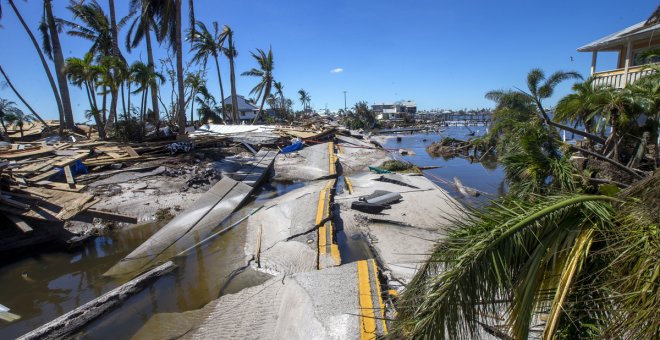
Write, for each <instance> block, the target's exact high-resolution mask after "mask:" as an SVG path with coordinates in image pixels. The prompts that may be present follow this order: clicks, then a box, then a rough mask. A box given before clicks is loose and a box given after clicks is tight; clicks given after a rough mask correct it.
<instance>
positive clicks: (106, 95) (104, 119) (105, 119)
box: [101, 86, 108, 124]
mask: <svg viewBox="0 0 660 340" xmlns="http://www.w3.org/2000/svg"><path fill="white" fill-rule="evenodd" d="M107 99H108V91H107V90H106V88H105V86H103V101H102V104H101V105H102V117H103V124H107V123H108V118H107V116H106V113H105V112H106V111H105V108H106V104H107Z"/></svg>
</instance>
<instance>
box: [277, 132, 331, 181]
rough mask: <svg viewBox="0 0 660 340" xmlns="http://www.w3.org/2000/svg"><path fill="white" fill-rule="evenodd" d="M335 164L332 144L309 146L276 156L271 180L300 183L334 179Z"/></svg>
mask: <svg viewBox="0 0 660 340" xmlns="http://www.w3.org/2000/svg"><path fill="white" fill-rule="evenodd" d="M335 163H336V158H335V155H334V143H332V142H330V143H323V144H317V145H313V146H309V147H306V148H304V149H302V150H300V151H297V152H292V153H288V154H281V155H279V156H277V158H276V159H275V166H274V168H275V175H274V177H273V179H274V180H278V181H292V182H301V181H314V180H319V179H325V178H330V177H334V176H336V175H337V172H336V169H335Z"/></svg>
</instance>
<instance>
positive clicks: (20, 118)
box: [11, 109, 34, 139]
mask: <svg viewBox="0 0 660 340" xmlns="http://www.w3.org/2000/svg"><path fill="white" fill-rule="evenodd" d="M11 120H13V123H14V124H16V126H18V129H19V131H20V132H21V139H22V138H23V137H24V136H23V126H24V125H25V123H32V122H33V121H34V117H32V115H26V114H25V113H23V111H21V110H20V109H16V110H14V112H13V113H12V117H11Z"/></svg>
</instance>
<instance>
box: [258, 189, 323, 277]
mask: <svg viewBox="0 0 660 340" xmlns="http://www.w3.org/2000/svg"><path fill="white" fill-rule="evenodd" d="M330 182H334V180H329V181H316V182H311V183H308V184H307V185H306V186H304V187H302V188H299V189H296V190H293V191H291V192H289V193H287V194H284V195H282V196H280V197H277V198H275V199H273V200H271V201H269V202H268V203H267V204H266V206H265V207H264V208H262V209H261V210H260V211H259V212H257V213H256V214H254V215H253V216H251V217H250V218H249V219H248V224H247V237H246V243H245V255H246V257H247V258H252V257H253V256H254V257H255V258H257V254H258V259H257V262H258V263H259V265H260V269H261V270H264V271H266V272H269V273H279V274H292V273H296V272H301V271H309V270H314V269H316V268H317V255H316V254H317V244H318V236H317V232H316V229H315V226H316V225H317V223H316V221H317V215H318V202H319V196H320V194H321V192H322V191H323V190H324V189H325V188H326V187H327V186H328V183H330ZM328 203H329V202H328ZM328 213H329V212H326V214H328Z"/></svg>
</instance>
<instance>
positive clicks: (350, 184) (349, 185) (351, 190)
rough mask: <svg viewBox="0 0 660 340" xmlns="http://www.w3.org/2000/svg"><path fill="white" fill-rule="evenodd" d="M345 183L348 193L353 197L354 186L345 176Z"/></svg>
mask: <svg viewBox="0 0 660 340" xmlns="http://www.w3.org/2000/svg"><path fill="white" fill-rule="evenodd" d="M344 182H346V187H348V193H349V194H351V195H353V184H352V183H351V180H350V179H349V178H348V176H344Z"/></svg>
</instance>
